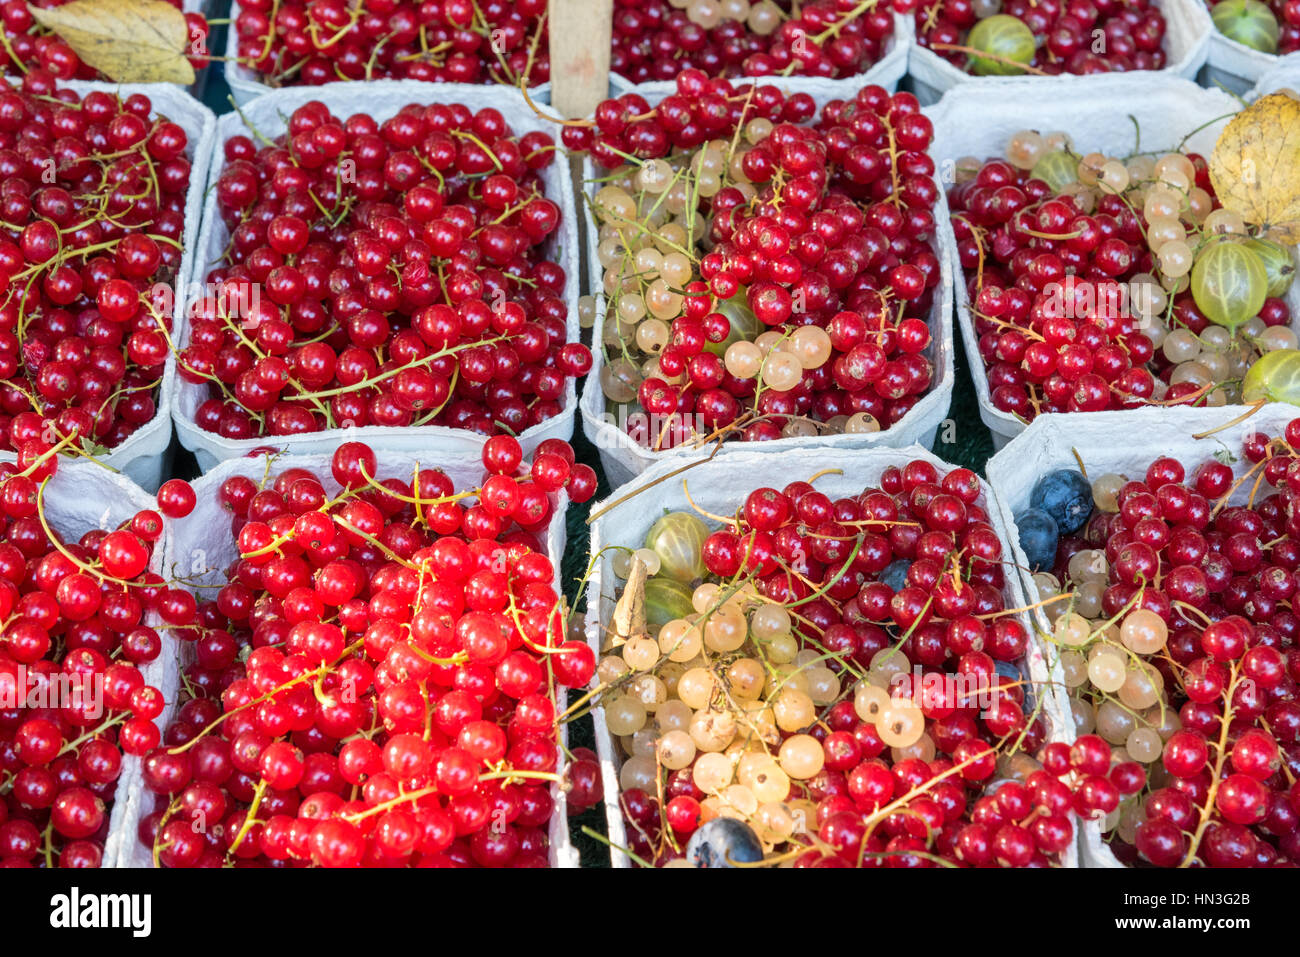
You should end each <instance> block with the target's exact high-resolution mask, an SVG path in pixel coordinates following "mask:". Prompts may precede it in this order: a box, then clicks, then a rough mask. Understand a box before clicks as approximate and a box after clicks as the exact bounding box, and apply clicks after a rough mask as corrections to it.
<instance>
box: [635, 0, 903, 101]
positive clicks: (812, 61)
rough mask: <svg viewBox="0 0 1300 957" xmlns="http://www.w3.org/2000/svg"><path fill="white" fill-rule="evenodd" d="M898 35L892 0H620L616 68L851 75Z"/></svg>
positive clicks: (638, 74) (667, 73)
mask: <svg viewBox="0 0 1300 957" xmlns="http://www.w3.org/2000/svg"><path fill="white" fill-rule="evenodd" d="M893 34H894V16H893V7H891V5H890V4H889V2H888V0H813V2H809V3H796V4H793V8H792V4H791V3H790V2H789V0H781V2H780V3H777V2H773V0H754V2H753V3H752V4H751V3H750V0H691V2H689V3H683V2H679V0H649V2H647V0H618V2H617V3H616V4H615V6H614V33H613V41H614V45H613V50H612V51H611V54H610V69H611V70H612V71H613V72H615V73H617V74H619V75H620V76H622V77H624V78H626V79H627V80H628V81H630V82H632V83H645V82H647V81H650V80H672V79H675V78H676V77H677V75H678V74H679V73H681V71H682V70H683V69H698V70H702V71H703V72H704V73H706V74H707V75H709V76H711V77H717V76H776V75H779V76H821V77H846V76H854V75H855V74H858V73H862V72H863V71H864V70H866V69H867V68H868V67H870V66H871V65H872V64H873V63H875V62H876V61H877V60H879V59H880V57H881V55H882V53H883V52H884V49H885V44H886V43H887V42H888V41H889V38H890V37H892V36H893Z"/></svg>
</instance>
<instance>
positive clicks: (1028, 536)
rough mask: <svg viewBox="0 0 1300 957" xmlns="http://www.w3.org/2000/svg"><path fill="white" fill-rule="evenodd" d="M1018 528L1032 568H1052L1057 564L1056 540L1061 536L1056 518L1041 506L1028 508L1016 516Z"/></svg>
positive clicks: (1022, 548)
mask: <svg viewBox="0 0 1300 957" xmlns="http://www.w3.org/2000/svg"><path fill="white" fill-rule="evenodd" d="M1016 528H1018V529H1019V530H1020V548H1021V550H1023V551H1024V553H1025V557H1026V558H1027V559H1029V567H1030V569H1031V570H1033V571H1038V570H1039V569H1047V570H1050V569H1051V567H1052V566H1053V565H1054V564H1056V541H1057V539H1058V538H1059V537H1060V532H1059V531H1058V529H1057V525H1056V519H1054V518H1052V516H1050V515H1048V514H1047V513H1046V512H1044V511H1043V510H1042V509H1041V508H1027V509H1025V510H1024V511H1023V512H1021V513H1020V514H1019V515H1017V516H1016Z"/></svg>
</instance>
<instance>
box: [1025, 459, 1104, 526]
mask: <svg viewBox="0 0 1300 957" xmlns="http://www.w3.org/2000/svg"><path fill="white" fill-rule="evenodd" d="M1029 504H1030V506H1031V507H1032V508H1041V509H1042V510H1043V511H1044V512H1046V513H1047V514H1048V515H1050V516H1052V518H1053V519H1055V520H1056V526H1057V528H1058V529H1059V530H1060V533H1061V534H1062V535H1069V534H1071V533H1072V532H1077V531H1078V530H1079V529H1081V528H1083V524H1084V522H1086V521H1088V516H1089V515H1091V514H1092V485H1091V484H1089V482H1088V480H1087V479H1086V478H1084V477H1083V476H1082V475H1080V474H1079V473H1078V472H1077V471H1075V470H1074V469H1057V470H1056V471H1055V472H1048V473H1047V474H1046V475H1044V476H1043V477H1042V478H1040V479H1039V480H1038V484H1037V485H1035V486H1034V491H1033V493H1032V494H1030V496H1029Z"/></svg>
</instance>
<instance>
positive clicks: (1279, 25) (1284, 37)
mask: <svg viewBox="0 0 1300 957" xmlns="http://www.w3.org/2000/svg"><path fill="white" fill-rule="evenodd" d="M1207 2H1208V3H1209V6H1210V9H1211V10H1213V9H1214V8H1215V7H1216V6H1218V5H1219V2H1220V0H1207ZM1261 2H1262V3H1264V4H1265V6H1267V7H1268V8H1269V10H1270V11H1271V12H1272V14H1273V19H1274V20H1275V21H1276V29H1277V53H1278V54H1279V55H1280V56H1286V55H1287V54H1288V53H1295V52H1296V50H1300V0H1261ZM1265 19H1266V18H1265Z"/></svg>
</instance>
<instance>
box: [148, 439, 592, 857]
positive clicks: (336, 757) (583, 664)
mask: <svg viewBox="0 0 1300 957" xmlns="http://www.w3.org/2000/svg"><path fill="white" fill-rule="evenodd" d="M521 462H522V451H521V449H520V446H519V443H518V442H517V441H515V440H514V439H513V438H511V437H508V436H497V437H495V438H493V439H491V440H490V441H489V442H488V443H487V445H486V446H485V447H484V451H483V463H484V466H485V468H486V469H487V471H488V472H489V473H490V474H489V475H488V477H487V478H485V480H484V481H483V483H482V486H481V487H480V488H477V489H473V490H468V491H460V492H457V491H456V490H455V489H454V488H453V486H452V483H451V480H450V479H448V478H447V476H446V475H444V474H443V473H442V472H440V471H418V470H417V471H416V473H415V474H414V475H413V476H412V477H411V478H410V479H409V480H403V479H398V478H388V479H383V480H382V481H381V480H380V479H378V478H377V476H378V469H377V465H376V458H375V455H374V453H373V452H372V451H371V449H370V448H369V447H367V446H365V445H362V444H360V443H355V442H352V443H345V444H343V445H342V446H340V447H339V448H338V450H337V451H336V452H335V453H334V455H333V458H332V461H331V473H332V477H333V479H334V481H335V482H336V483H337V484H338V485H339V486H341V491H340V493H339V494H337V495H333V496H331V495H329V494H328V493H327V492H326V488H325V485H324V482H325V481H326V479H325V477H323V476H319V475H315V474H312V473H311V472H310V471H309V470H307V469H304V468H287V469H284V470H283V471H280V472H279V474H278V475H276V476H275V477H274V478H273V479H272V480H270V481H269V484H266V485H265V487H261V488H259V486H258V485H257V483H255V482H254V481H253V480H251V479H249V478H246V477H243V476H234V477H231V478H228V479H226V480H225V481H224V482H223V483H222V484H221V487H220V491H219V493H218V495H219V497H220V501H221V503H222V505H223V506H224V507H225V508H227V509H228V510H229V511H230V513H231V516H232V526H231V530H232V532H233V534H234V539H235V541H236V542H237V544H238V548H239V554H240V558H239V559H238V560H237V561H236V562H235V563H234V564H233V565H231V566H230V567H229V568H228V569H227V570H226V576H225V577H226V584H225V585H224V586H223V587H222V588H221V589H220V591H219V592H218V593H217V595H216V598H215V600H213V601H205V602H203V603H201V604H200V605H199V606H198V611H197V619H196V624H195V626H194V627H193V628H189V629H185V630H183V631H181V632H180V633H179V634H178V637H179V638H181V639H183V640H185V641H187V642H189V643H191V646H192V647H193V649H194V658H193V663H192V664H191V665H189V666H188V667H187V668H186V669H185V679H186V681H185V684H186V688H187V689H188V690H189V691H190V692H191V693H192V695H193V696H192V697H191V698H190V699H189V700H187V701H185V702H184V703H183V704H181V706H180V708H179V711H178V712H177V716H176V720H175V722H174V723H173V724H172V725H171V726H170V727H169V728H168V730H167V732H166V734H165V736H164V738H163V742H162V747H160V748H157V749H156V750H154V751H152V753H150V754H149V755H148V757H147V758H146V759H145V761H144V780H145V784H146V786H147V787H148V788H149V789H150V790H151V791H152V792H154V793H155V794H157V795H158V803H157V809H156V810H155V811H154V812H153V813H152V814H150V815H148V816H147V817H145V818H144V819H143V820H142V822H141V824H140V828H139V836H140V840H141V841H142V842H143V843H144V844H145V845H146V846H148V847H151V848H153V849H154V853H155V855H156V858H157V861H158V862H159V863H161V864H162V865H164V866H167V867H195V866H217V865H220V864H221V863H222V862H223V861H233V862H237V863H240V864H244V865H248V864H261V865H266V866H305V865H307V864H311V863H314V864H317V865H320V866H326V867H347V866H355V865H358V864H362V863H366V864H378V865H382V866H395V865H400V864H407V863H417V864H423V865H432V866H446V865H451V866H468V865H475V864H476V865H481V866H517V867H523V866H545V864H546V860H547V848H548V843H547V835H546V826H547V823H548V822H549V820H550V817H551V813H552V807H553V801H552V797H551V785H552V784H553V783H555V782H557V781H558V775H557V774H556V767H557V764H558V761H559V746H558V743H557V740H556V734H557V723H556V718H557V715H556V708H555V692H556V689H557V687H558V686H561V685H563V686H568V687H580V686H582V685H584V684H586V683H587V682H588V681H589V680H590V679H591V676H592V672H593V668H594V665H595V662H594V660H593V656H592V653H591V650H590V649H589V648H588V647H587V646H586V645H585V644H583V643H582V642H577V641H566V640H565V635H566V628H565V622H564V612H563V606H562V604H561V599H560V596H559V595H558V594H557V592H556V591H555V587H554V583H555V567H554V565H553V564H552V560H551V558H548V557H547V555H546V554H545V550H544V548H543V546H542V545H541V544H539V541H538V538H537V533H539V532H541V531H542V530H544V529H545V527H546V525H547V523H548V522H550V521H551V519H552V515H553V504H552V500H551V498H550V496H551V495H552V494H553V493H557V492H559V491H560V490H562V489H567V490H568V493H569V495H570V496H571V497H572V499H573V500H575V501H583V500H585V499H586V498H589V497H590V496H591V495H592V494H593V493H594V491H595V474H594V473H593V472H592V471H591V470H590V469H589V468H588V467H586V466H583V465H575V464H574V457H573V450H572V449H571V448H570V447H569V446H568V444H567V443H564V442H560V441H558V440H549V441H547V442H544V443H542V445H541V446H540V447H539V449H538V452H537V454H536V456H535V458H534V459H533V461H532V464H531V466H522V465H521ZM259 472H260V469H259ZM471 497H472V498H477V503H476V504H473V505H468V507H467V503H466V502H465V500H466V499H467V498H471Z"/></svg>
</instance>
